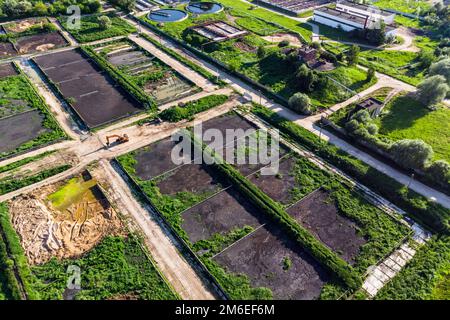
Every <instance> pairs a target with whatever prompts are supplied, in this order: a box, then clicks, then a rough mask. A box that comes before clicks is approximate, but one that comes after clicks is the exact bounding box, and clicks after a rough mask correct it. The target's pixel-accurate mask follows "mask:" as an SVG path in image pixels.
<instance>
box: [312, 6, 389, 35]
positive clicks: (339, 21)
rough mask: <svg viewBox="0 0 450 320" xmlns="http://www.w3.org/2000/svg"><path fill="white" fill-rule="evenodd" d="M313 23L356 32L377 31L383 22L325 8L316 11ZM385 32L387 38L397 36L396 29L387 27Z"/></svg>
mask: <svg viewBox="0 0 450 320" xmlns="http://www.w3.org/2000/svg"><path fill="white" fill-rule="evenodd" d="M313 21H316V22H318V23H321V24H324V25H327V26H329V27H332V28H341V29H342V30H344V31H347V32H350V31H354V30H363V29H375V28H377V27H379V25H380V21H381V20H380V19H376V18H374V17H372V16H362V15H355V14H351V13H347V12H345V11H340V10H336V9H332V8H328V7H324V8H319V9H316V10H314V16H313ZM385 30H386V36H394V35H395V31H396V30H395V28H393V27H391V26H389V25H386V28H385Z"/></svg>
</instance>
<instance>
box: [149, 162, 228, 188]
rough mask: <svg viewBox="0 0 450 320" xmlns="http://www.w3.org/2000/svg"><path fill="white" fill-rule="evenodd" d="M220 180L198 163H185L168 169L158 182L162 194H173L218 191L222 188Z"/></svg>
mask: <svg viewBox="0 0 450 320" xmlns="http://www.w3.org/2000/svg"><path fill="white" fill-rule="evenodd" d="M221 182H222V181H220V180H219V179H217V178H216V177H214V176H213V175H211V174H210V173H209V170H208V169H205V166H203V165H200V164H186V165H183V166H180V167H178V168H176V169H175V170H172V171H170V172H169V173H167V175H166V176H165V177H164V179H163V180H162V181H161V182H159V183H158V188H159V190H160V191H161V193H163V194H169V195H173V194H175V193H178V192H191V193H195V194H197V193H205V192H214V191H219V190H220V189H222V188H223V186H222V183H221Z"/></svg>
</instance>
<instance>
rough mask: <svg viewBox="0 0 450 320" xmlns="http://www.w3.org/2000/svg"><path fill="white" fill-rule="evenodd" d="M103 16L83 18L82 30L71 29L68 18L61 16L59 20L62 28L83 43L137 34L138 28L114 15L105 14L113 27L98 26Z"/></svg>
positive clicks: (96, 15)
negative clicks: (67, 22)
mask: <svg viewBox="0 0 450 320" xmlns="http://www.w3.org/2000/svg"><path fill="white" fill-rule="evenodd" d="M102 15H103V14H95V15H90V16H84V17H81V28H80V29H69V28H68V27H67V24H66V21H67V17H65V16H60V17H59V18H58V20H59V21H60V22H61V24H62V26H63V27H64V28H65V29H66V30H67V31H68V32H69V33H70V34H71V35H72V36H73V37H74V38H75V39H76V40H77V41H78V42H81V43H86V42H91V41H97V40H101V39H107V38H111V37H117V36H126V35H128V34H130V33H133V32H136V28H135V27H133V26H132V25H130V24H129V23H128V22H126V21H124V20H123V19H121V18H119V17H117V16H115V15H114V14H105V15H106V16H108V17H109V18H110V19H111V22H112V26H111V27H110V28H108V29H102V28H100V27H99V24H98V17H100V16H102Z"/></svg>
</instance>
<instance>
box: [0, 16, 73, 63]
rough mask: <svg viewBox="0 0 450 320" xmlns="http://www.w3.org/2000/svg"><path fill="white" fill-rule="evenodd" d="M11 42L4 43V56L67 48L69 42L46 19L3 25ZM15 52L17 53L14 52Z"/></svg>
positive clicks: (29, 19) (32, 19)
mask: <svg viewBox="0 0 450 320" xmlns="http://www.w3.org/2000/svg"><path fill="white" fill-rule="evenodd" d="M3 30H5V33H6V34H7V35H8V37H9V41H10V42H3V43H2V45H3V50H4V51H3V50H2V51H3V52H2V55H3V56H5V57H7V56H11V55H17V54H29V53H35V52H45V51H48V50H52V49H57V48H61V47H65V46H67V45H68V42H67V40H66V39H65V38H64V37H63V35H62V34H61V33H60V32H59V31H58V30H57V29H56V27H55V26H54V25H53V24H52V23H51V22H49V21H48V20H47V19H46V18H27V19H23V20H18V21H14V22H8V23H6V24H4V25H3ZM13 49H14V51H16V52H13Z"/></svg>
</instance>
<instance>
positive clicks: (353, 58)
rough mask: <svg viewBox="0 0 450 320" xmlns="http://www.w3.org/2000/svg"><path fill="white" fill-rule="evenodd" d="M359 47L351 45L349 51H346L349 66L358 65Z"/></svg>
mask: <svg viewBox="0 0 450 320" xmlns="http://www.w3.org/2000/svg"><path fill="white" fill-rule="evenodd" d="M359 51H360V49H359V47H358V46H357V45H355V44H354V45H352V46H351V47H350V49H349V50H348V51H347V62H348V64H349V65H351V66H352V65H355V64H357V63H358V59H359Z"/></svg>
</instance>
